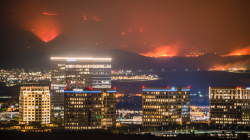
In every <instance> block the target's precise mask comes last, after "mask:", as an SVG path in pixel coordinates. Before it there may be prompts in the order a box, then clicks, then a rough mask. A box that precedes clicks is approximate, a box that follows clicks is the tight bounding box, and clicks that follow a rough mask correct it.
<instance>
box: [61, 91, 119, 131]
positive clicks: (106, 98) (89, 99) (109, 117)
mask: <svg viewBox="0 0 250 140" xmlns="http://www.w3.org/2000/svg"><path fill="white" fill-rule="evenodd" d="M64 93H65V94H64V127H65V129H66V130H72V129H73V130H81V129H106V128H109V127H115V126H116V90H115V89H92V88H90V89H73V90H65V91H64Z"/></svg>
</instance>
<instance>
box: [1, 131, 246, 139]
mask: <svg viewBox="0 0 250 140" xmlns="http://www.w3.org/2000/svg"><path fill="white" fill-rule="evenodd" d="M0 139H3V140H6V139H9V140H82V139H85V140H109V139H110V140H113V139H115V140H141V139H142V140H163V139H164V140H166V139H168V140H211V139H213V140H223V139H224V138H216V137H210V136H208V135H202V136H199V137H195V136H192V135H186V134H182V135H178V136H176V137H157V136H153V135H150V134H144V135H139V134H114V133H105V132H51V133H35V132H27V133H24V132H17V131H0ZM243 139H247V138H243ZM241 140H242V139H241Z"/></svg>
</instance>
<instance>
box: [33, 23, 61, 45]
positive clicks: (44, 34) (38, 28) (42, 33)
mask: <svg viewBox="0 0 250 140" xmlns="http://www.w3.org/2000/svg"><path fill="white" fill-rule="evenodd" d="M31 26H32V33H34V34H35V35H36V36H37V37H39V38H40V39H41V40H43V41H44V42H48V41H50V40H53V39H54V38H55V37H57V36H58V35H59V34H60V33H61V30H60V26H59V25H58V24H57V22H56V21H55V20H53V19H44V18H43V19H41V20H37V21H35V22H34V23H33V24H32V25H31Z"/></svg>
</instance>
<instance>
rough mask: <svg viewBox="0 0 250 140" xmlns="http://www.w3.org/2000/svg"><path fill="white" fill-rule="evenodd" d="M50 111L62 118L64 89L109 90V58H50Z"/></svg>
mask: <svg viewBox="0 0 250 140" xmlns="http://www.w3.org/2000/svg"><path fill="white" fill-rule="evenodd" d="M51 70H52V71H51V109H52V112H53V114H54V116H56V117H57V116H58V115H59V116H60V115H61V117H62V116H63V110H64V109H63V108H64V104H63V103H64V95H63V92H64V89H66V88H67V89H74V88H88V87H92V88H111V58H84V57H51Z"/></svg>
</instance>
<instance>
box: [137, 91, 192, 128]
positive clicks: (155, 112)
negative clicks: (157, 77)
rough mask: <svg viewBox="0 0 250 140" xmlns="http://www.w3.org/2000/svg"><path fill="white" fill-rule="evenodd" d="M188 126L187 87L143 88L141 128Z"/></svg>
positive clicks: (188, 95) (188, 102)
mask: <svg viewBox="0 0 250 140" xmlns="http://www.w3.org/2000/svg"><path fill="white" fill-rule="evenodd" d="M172 124H180V125H185V124H190V88H189V87H170V88H169V87H143V89H142V126H143V127H151V126H167V125H172Z"/></svg>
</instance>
